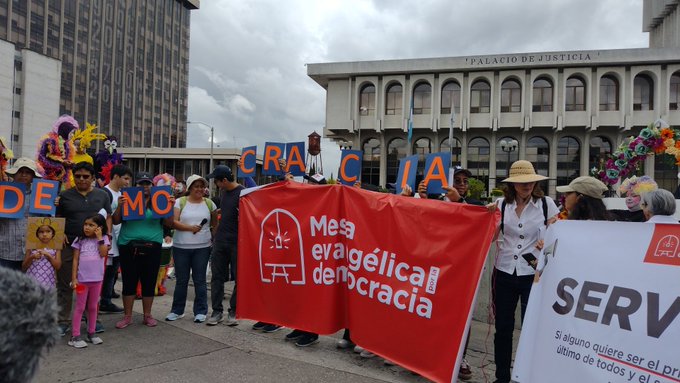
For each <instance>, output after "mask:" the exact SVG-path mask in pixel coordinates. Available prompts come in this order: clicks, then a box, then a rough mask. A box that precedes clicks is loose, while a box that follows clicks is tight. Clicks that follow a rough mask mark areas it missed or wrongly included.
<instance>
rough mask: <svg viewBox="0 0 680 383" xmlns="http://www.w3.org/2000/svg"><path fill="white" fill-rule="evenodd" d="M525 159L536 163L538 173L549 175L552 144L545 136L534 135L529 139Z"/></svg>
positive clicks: (535, 167)
mask: <svg viewBox="0 0 680 383" xmlns="http://www.w3.org/2000/svg"><path fill="white" fill-rule="evenodd" d="M525 159H526V160H527V161H529V162H531V163H532V164H534V169H536V173H538V174H540V175H542V176H546V177H547V176H548V164H549V161H550V145H548V140H546V139H545V138H543V137H539V136H534V137H531V138H530V139H529V140H528V141H527V152H526V155H525Z"/></svg>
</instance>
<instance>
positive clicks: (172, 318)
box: [165, 313, 205, 322]
mask: <svg viewBox="0 0 680 383" xmlns="http://www.w3.org/2000/svg"><path fill="white" fill-rule="evenodd" d="M204 316H205V315H204ZM180 318H184V314H182V315H177V314H175V313H170V314H168V316H166V317H165V320H166V321H168V322H172V321H176V320H177V319H180Z"/></svg>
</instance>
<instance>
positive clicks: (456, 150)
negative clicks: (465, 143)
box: [439, 137, 462, 165]
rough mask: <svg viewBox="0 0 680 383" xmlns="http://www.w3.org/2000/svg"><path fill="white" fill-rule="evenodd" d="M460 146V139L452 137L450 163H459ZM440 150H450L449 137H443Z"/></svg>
mask: <svg viewBox="0 0 680 383" xmlns="http://www.w3.org/2000/svg"><path fill="white" fill-rule="evenodd" d="M461 149H462V147H461V145H460V140H458V139H457V138H456V137H453V153H452V155H451V164H452V165H460V154H461V153H462V150H461ZM439 151H440V152H451V145H449V139H448V138H445V139H444V141H442V144H441V145H440V146H439Z"/></svg>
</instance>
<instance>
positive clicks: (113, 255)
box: [99, 164, 132, 313]
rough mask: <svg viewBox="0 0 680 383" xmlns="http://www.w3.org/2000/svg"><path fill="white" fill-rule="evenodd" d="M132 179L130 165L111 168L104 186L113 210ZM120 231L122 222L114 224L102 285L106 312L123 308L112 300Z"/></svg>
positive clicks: (120, 310)
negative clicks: (109, 178) (107, 182)
mask: <svg viewBox="0 0 680 383" xmlns="http://www.w3.org/2000/svg"><path fill="white" fill-rule="evenodd" d="M131 181H132V170H130V168H129V167H127V166H125V165H122V164H119V165H115V166H114V167H113V168H112V169H111V182H109V184H108V185H106V186H104V189H105V191H106V192H107V193H108V194H109V197H111V210H112V211H115V210H116V207H118V197H120V195H121V189H123V188H126V187H128V186H130V182H131ZM118 233H120V224H119V225H113V228H112V230H111V234H110V235H111V238H110V240H111V248H110V249H109V256H108V259H107V261H106V271H105V272H104V283H103V285H102V297H101V301H100V303H99V311H101V312H106V313H121V312H123V308H122V307H120V306H118V305H116V304H115V303H113V302H111V298H113V297H114V294H115V292H114V291H113V286H114V285H115V284H116V279H117V278H118V268H119V267H120V261H119V259H118Z"/></svg>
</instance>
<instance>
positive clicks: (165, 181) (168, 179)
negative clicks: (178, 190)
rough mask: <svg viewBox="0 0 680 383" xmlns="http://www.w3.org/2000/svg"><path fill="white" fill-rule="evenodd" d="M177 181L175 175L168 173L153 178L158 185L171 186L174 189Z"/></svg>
mask: <svg viewBox="0 0 680 383" xmlns="http://www.w3.org/2000/svg"><path fill="white" fill-rule="evenodd" d="M176 183H177V182H176V181H175V177H173V176H172V175H170V174H168V173H163V174H159V175H157V176H155V177H154V178H153V184H154V185H156V186H170V187H171V188H173V189H174V188H175V184H176Z"/></svg>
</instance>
